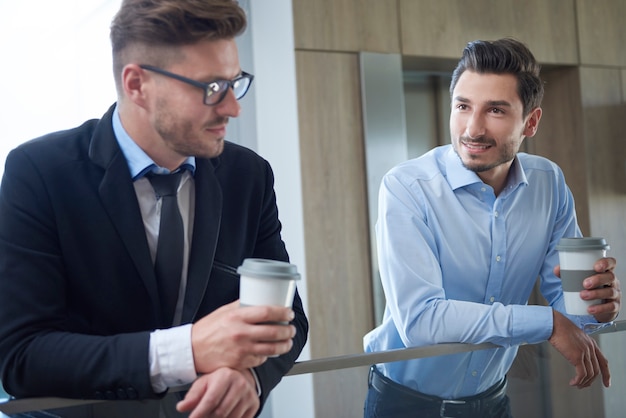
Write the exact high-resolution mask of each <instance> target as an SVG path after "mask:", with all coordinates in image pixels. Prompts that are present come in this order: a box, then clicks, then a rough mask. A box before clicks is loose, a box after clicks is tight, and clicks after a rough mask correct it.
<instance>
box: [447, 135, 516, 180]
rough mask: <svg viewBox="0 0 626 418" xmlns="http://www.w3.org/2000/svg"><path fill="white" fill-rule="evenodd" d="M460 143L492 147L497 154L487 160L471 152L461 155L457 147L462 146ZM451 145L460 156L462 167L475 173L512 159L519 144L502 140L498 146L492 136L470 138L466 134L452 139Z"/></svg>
mask: <svg viewBox="0 0 626 418" xmlns="http://www.w3.org/2000/svg"><path fill="white" fill-rule="evenodd" d="M462 144H469V145H474V146H489V147H493V148H494V149H495V150H496V151H497V155H496V156H495V158H491V159H490V160H488V161H485V156H483V155H476V154H472V153H465V154H464V155H461V152H460V151H459V148H461V147H462ZM452 145H453V148H454V152H456V154H457V155H458V157H459V158H460V160H461V164H463V167H465V168H466V169H467V170H470V171H473V172H475V173H482V172H485V171H489V170H491V169H493V168H495V167H498V166H499V165H502V164H505V163H508V162H509V161H512V160H513V159H514V158H515V155H516V154H517V151H518V149H519V144H514V143H512V142H510V141H507V142H504V143H503V144H501V145H500V146H499V147H498V145H497V142H496V141H495V140H494V139H493V138H488V137H484V136H481V137H478V138H473V139H470V138H469V137H466V136H461V137H459V138H457V139H456V140H455V141H452Z"/></svg>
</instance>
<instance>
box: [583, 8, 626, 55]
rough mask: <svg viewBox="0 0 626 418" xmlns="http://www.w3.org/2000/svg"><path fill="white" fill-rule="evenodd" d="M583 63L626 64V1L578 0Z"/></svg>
mask: <svg viewBox="0 0 626 418" xmlns="http://www.w3.org/2000/svg"><path fill="white" fill-rule="evenodd" d="M576 8H577V15H578V28H579V30H578V35H579V42H580V61H581V63H582V64H595V65H612V66H621V67H626V25H625V24H624V22H625V20H626V1H624V0H594V1H588V0H577V1H576Z"/></svg>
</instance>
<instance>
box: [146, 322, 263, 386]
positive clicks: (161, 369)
mask: <svg viewBox="0 0 626 418" xmlns="http://www.w3.org/2000/svg"><path fill="white" fill-rule="evenodd" d="M149 361H150V383H151V384H152V389H154V392H155V393H162V392H165V391H166V390H167V388H170V387H175V386H182V385H186V384H189V383H191V382H193V381H194V380H195V379H196V377H197V374H196V369H195V367H194V362H193V351H192V349H191V324H186V325H181V326H178V327H174V328H168V329H158V330H156V331H154V332H152V333H151V334H150V354H149ZM255 379H256V375H255ZM257 387H259V386H258V381H257Z"/></svg>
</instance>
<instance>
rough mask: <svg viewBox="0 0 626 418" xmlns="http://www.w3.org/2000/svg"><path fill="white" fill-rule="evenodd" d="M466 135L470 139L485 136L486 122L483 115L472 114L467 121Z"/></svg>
mask: <svg viewBox="0 0 626 418" xmlns="http://www.w3.org/2000/svg"><path fill="white" fill-rule="evenodd" d="M465 135H466V136H467V137H469V138H480V137H481V136H483V135H485V120H484V117H483V116H482V115H479V114H477V113H472V115H471V116H470V117H469V118H468V119H467V125H466V126H465Z"/></svg>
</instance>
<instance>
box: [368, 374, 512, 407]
mask: <svg viewBox="0 0 626 418" xmlns="http://www.w3.org/2000/svg"><path fill="white" fill-rule="evenodd" d="M369 386H370V387H371V388H373V389H374V390H376V391H377V392H378V393H380V394H381V395H382V396H384V397H388V398H391V399H394V400H396V401H402V400H406V401H408V402H413V403H416V404H419V405H420V406H422V405H423V406H424V407H425V408H432V409H437V410H439V416H440V417H442V418H448V417H450V418H457V417H468V416H476V415H478V414H480V413H481V412H484V411H487V410H489V408H490V407H492V406H493V405H494V404H495V403H497V402H500V401H501V400H502V398H504V397H505V396H506V379H502V381H501V382H499V383H496V384H495V385H493V386H492V387H491V388H489V389H487V390H486V391H484V392H482V393H479V394H478V395H475V396H470V397H466V398H459V399H442V398H439V397H437V396H432V395H427V394H425V393H421V392H418V391H416V390H413V389H411V388H408V387H406V386H404V385H401V384H399V383H397V382H394V381H393V380H391V379H389V378H388V377H386V376H385V375H383V374H382V373H381V372H380V371H379V370H378V369H377V368H376V366H372V367H371V368H370V373H369Z"/></svg>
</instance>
